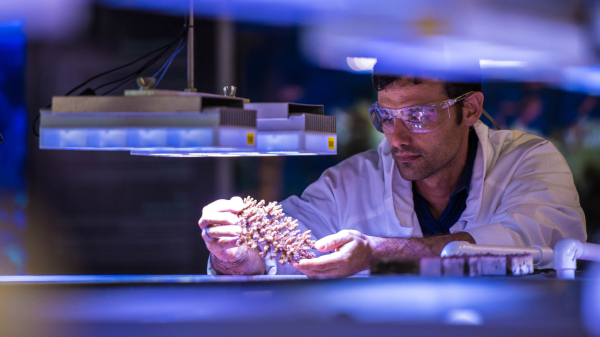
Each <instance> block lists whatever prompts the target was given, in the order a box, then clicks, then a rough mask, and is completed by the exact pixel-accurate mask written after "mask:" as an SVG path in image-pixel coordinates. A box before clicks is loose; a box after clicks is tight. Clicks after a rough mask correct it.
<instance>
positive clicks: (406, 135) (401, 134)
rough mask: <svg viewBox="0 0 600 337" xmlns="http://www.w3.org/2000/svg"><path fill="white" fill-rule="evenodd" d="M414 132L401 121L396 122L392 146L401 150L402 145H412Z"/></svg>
mask: <svg viewBox="0 0 600 337" xmlns="http://www.w3.org/2000/svg"><path fill="white" fill-rule="evenodd" d="M411 140H412V132H410V130H409V129H408V127H407V126H406V124H404V122H403V121H402V120H400V119H396V120H395V121H394V134H393V135H392V145H394V147H397V148H399V147H400V146H401V145H410V143H411Z"/></svg>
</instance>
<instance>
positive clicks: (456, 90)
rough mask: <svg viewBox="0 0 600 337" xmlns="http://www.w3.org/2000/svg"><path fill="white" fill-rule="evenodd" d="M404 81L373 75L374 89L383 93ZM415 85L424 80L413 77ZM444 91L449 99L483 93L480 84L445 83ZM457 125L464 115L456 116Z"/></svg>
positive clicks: (459, 107)
mask: <svg viewBox="0 0 600 337" xmlns="http://www.w3.org/2000/svg"><path fill="white" fill-rule="evenodd" d="M402 79H403V77H402V76H389V75H380V74H375V73H373V87H374V88H375V90H377V91H382V90H385V89H387V88H388V87H390V86H391V85H393V84H395V83H397V82H399V81H401V80H402ZM412 79H413V83H414V84H420V83H421V82H423V80H422V79H420V78H417V77H413V78H412ZM443 83H444V90H445V91H446V95H448V98H456V97H458V96H460V95H463V94H466V93H468V92H471V91H481V83H480V82H443ZM463 102H464V101H460V102H457V103H456V104H455V105H456V108H457V109H462V107H463ZM456 115H457V117H456V123H457V124H460V123H462V114H456Z"/></svg>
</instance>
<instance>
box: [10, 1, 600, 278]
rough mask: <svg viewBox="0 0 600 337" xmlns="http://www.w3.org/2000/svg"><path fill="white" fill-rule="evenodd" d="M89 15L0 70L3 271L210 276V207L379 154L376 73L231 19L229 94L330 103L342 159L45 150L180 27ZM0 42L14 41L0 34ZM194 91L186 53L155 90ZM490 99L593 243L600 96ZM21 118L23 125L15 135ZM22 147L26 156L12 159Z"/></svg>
mask: <svg viewBox="0 0 600 337" xmlns="http://www.w3.org/2000/svg"><path fill="white" fill-rule="evenodd" d="M92 12H93V15H92V17H91V24H90V25H89V28H87V29H86V30H85V31H82V32H79V34H78V35H77V38H74V39H70V40H68V41H62V42H60V43H55V42H41V41H30V42H29V43H27V44H26V46H25V45H24V46H23V55H22V56H20V57H21V60H22V64H17V65H15V66H11V65H7V64H8V63H4V64H3V65H4V67H5V69H13V70H14V69H17V70H19V71H20V73H19V71H17V72H14V73H10V72H9V71H8V70H4V72H3V73H0V74H8V75H6V76H5V77H7V76H8V78H9V80H5V81H3V82H0V83H4V84H3V86H2V87H0V92H4V94H5V96H6V97H10V98H11V99H12V100H13V101H14V102H12V103H11V105H12V108H11V109H8V108H5V109H4V110H2V111H1V113H2V115H0V117H1V118H0V131H1V132H3V133H4V134H5V136H7V142H5V143H4V144H0V151H1V152H0V154H2V159H3V163H2V165H3V166H2V167H1V168H2V174H7V173H6V172H9V171H10V169H11V168H12V170H13V171H14V172H17V173H15V174H16V175H18V177H13V178H11V179H5V180H6V181H4V182H3V183H2V184H3V185H2V186H0V190H1V191H2V193H1V194H0V201H1V202H2V203H1V205H0V206H1V207H2V209H0V244H2V245H3V248H2V250H1V251H0V257H1V258H0V273H4V274H11V273H28V274H204V273H206V260H207V258H208V252H207V250H206V248H205V246H204V242H203V241H202V239H201V237H200V230H199V228H198V226H197V221H198V219H199V217H200V215H201V211H202V207H204V206H205V205H207V204H208V203H210V202H212V201H214V200H215V199H217V198H230V197H231V196H234V195H240V196H246V195H251V196H253V197H255V198H258V199H263V198H264V199H266V200H268V201H270V200H282V199H284V198H286V197H288V196H290V195H293V194H300V193H301V192H302V191H303V190H304V188H306V187H307V186H308V185H309V184H310V183H311V182H313V181H315V180H316V179H317V178H318V177H319V176H320V174H321V173H322V172H323V170H324V169H326V168H327V167H330V166H332V165H334V164H336V163H338V162H340V161H341V160H343V159H345V158H347V157H349V156H351V155H353V154H355V153H359V152H362V151H365V150H367V149H370V148H373V147H375V146H376V144H377V142H378V140H379V139H380V138H381V136H380V135H378V134H377V133H376V132H375V131H374V129H373V127H372V126H371V125H370V121H369V118H368V116H367V111H366V108H367V107H368V106H369V105H370V104H371V103H372V102H373V101H375V100H376V92H375V90H374V89H373V88H372V87H371V84H370V75H368V74H354V73H349V72H342V71H335V70H324V69H320V68H317V67H316V66H313V65H311V64H309V63H307V62H306V61H305V60H304V58H303V57H302V56H301V53H300V52H299V50H298V35H299V30H298V29H299V28H295V27H285V26H263V25H256V24H248V23H234V24H232V27H233V29H234V32H235V34H234V44H233V47H234V53H233V55H234V56H235V57H234V60H233V62H232V64H231V65H230V66H231V69H230V70H231V73H232V74H233V75H232V77H231V78H232V81H233V82H234V83H229V84H232V85H237V86H238V91H237V94H238V96H241V97H246V98H249V99H250V100H251V101H256V102H261V101H262V102H277V101H293V102H299V103H312V104H323V105H325V112H326V114H329V115H335V116H337V117H338V134H339V137H340V138H339V140H340V145H339V150H338V155H336V156H324V157H285V158H219V159H213V158H193V159H187V158H186V159H184V158H152V157H136V156H130V155H129V154H128V153H126V152H124V153H119V152H84V151H51V150H40V149H39V148H38V144H37V139H36V138H35V137H34V135H33V133H32V132H31V123H32V122H33V120H34V119H35V117H36V116H37V114H38V111H39V108H40V107H44V106H47V105H48V104H49V103H50V101H51V97H52V96H53V95H62V94H64V93H66V92H67V91H68V90H69V89H71V88H72V87H74V86H76V85H77V84H79V83H81V82H83V81H84V80H85V79H87V78H89V77H91V76H93V75H95V74H97V73H100V72H103V71H105V70H107V69H111V68H114V67H117V66H119V65H122V64H125V63H127V62H129V61H131V60H133V59H135V58H137V57H139V56H140V55H142V54H144V53H146V52H148V51H150V50H152V49H154V48H156V47H158V46H161V45H163V44H165V43H166V42H168V41H170V40H172V39H173V38H174V37H175V36H176V35H177V34H178V32H179V31H180V30H181V28H182V25H183V18H182V17H176V16H169V15H160V14H153V13H147V12H135V11H127V10H116V9H107V8H104V7H95V8H94V9H93V11H92ZM195 26H196V40H195V42H196V45H197V48H196V74H195V75H196V87H197V89H198V91H201V92H210V93H220V92H219V87H220V85H222V84H220V83H218V82H219V80H218V64H219V59H218V57H219V55H218V53H217V52H216V51H215V50H216V49H217V48H216V47H215V46H217V45H218V43H219V36H220V35H219V23H218V22H216V21H213V20H208V19H203V18H197V19H196V23H195ZM0 41H5V44H6V41H7V40H6V39H5V40H2V38H1V35H0ZM0 43H1V42H0ZM15 48H16V49H15V50H17V54H18V50H19V48H20V47H19V46H18V45H17V47H15ZM25 48H26V49H25ZM4 55H8V54H4ZM17 58H18V57H17ZM1 67H2V65H0V69H2V68H1ZM0 78H1V77H0ZM185 84H186V58H185V52H183V53H181V54H180V55H179V56H178V57H177V58H176V59H175V61H174V62H173V64H172V66H171V68H170V70H169V72H168V73H167V75H166V76H165V78H164V79H163V81H162V82H161V85H160V87H161V88H162V89H174V90H182V89H183V88H184V86H185ZM126 88H129V89H131V88H135V85H134V84H131V85H129V86H128V87H126ZM119 94H120V92H119ZM484 95H485V97H486V101H485V108H486V110H488V111H489V112H490V113H491V114H492V115H493V116H494V117H495V118H497V120H498V122H499V123H500V124H501V125H502V126H503V127H507V126H508V127H515V128H521V129H525V130H528V131H531V132H536V133H538V134H540V135H542V136H544V137H547V138H549V139H551V140H553V141H554V143H555V144H556V145H557V146H558V147H559V149H560V150H561V151H562V152H563V153H564V154H565V156H566V157H567V160H568V161H569V164H570V165H571V168H572V169H573V172H574V176H575V179H576V183H577V186H578V189H579V191H580V194H581V199H582V200H581V202H582V206H583V208H584V211H585V212H586V215H587V218H588V230H589V234H590V236H593V235H594V234H595V233H596V232H597V230H598V225H597V224H598V219H599V217H600V214H598V210H596V207H594V206H595V205H597V204H598V202H599V201H600V192H598V191H600V189H599V188H598V187H600V179H599V178H598V172H600V159H599V157H600V156H599V155H598V153H599V151H598V147H597V146H596V145H598V144H595V143H594V139H595V138H594V137H595V136H594V135H596V134H597V133H598V132H600V128H598V129H594V128H593V127H587V128H585V129H582V125H586V126H589V125H592V126H593V125H595V124H594V123H589V121H596V120H597V118H598V116H599V115H600V107H599V106H598V104H597V102H596V97H592V96H587V95H583V94H573V93H567V92H564V91H560V90H556V89H552V88H549V87H546V86H544V85H541V84H537V83H507V82H493V83H484ZM0 103H1V101H0ZM18 106H23V107H26V110H23V109H21V110H19V109H18V108H17V107H18ZM11 116H12V117H11ZM15 116H16V117H15ZM19 116H21V117H19ZM25 117H26V118H25ZM11 118H12V119H11ZM15 118H17V119H18V118H20V119H19V120H22V121H21V122H19V123H20V124H18V125H17V126H19V129H18V134H16V136H15V134H12V139H11V138H10V137H11V132H9V129H11V128H14V127H15V125H16V124H15V123H17V122H15ZM573 135H575V136H573ZM577 135H579V136H577ZM586 135H587V136H586ZM20 137H21V138H22V139H21V138H20ZM586 137H587V138H586ZM590 139H591V140H590ZM18 144H27V148H24V147H23V149H22V151H16V150H15V149H16V148H17V147H18ZM21 147H22V146H21ZM10 153H17V154H21V155H20V157H19V155H15V156H13V157H10ZM7 158H13V159H12V161H10V162H9V161H8V160H7ZM13 171H11V172H13ZM19 179H20V180H19ZM13 182H17V184H13ZM11 184H12V185H11ZM19 212H20V213H19ZM3 214H4V215H3ZM19 214H20V215H19ZM19 219H21V220H19ZM7 247H8V248H10V249H8V248H7ZM2 261H4V262H2Z"/></svg>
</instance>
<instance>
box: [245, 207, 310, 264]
mask: <svg viewBox="0 0 600 337" xmlns="http://www.w3.org/2000/svg"><path fill="white" fill-rule="evenodd" d="M238 216H239V218H240V222H239V224H240V226H241V227H242V234H240V238H239V239H238V240H237V242H236V243H237V245H238V246H244V247H246V248H248V249H255V248H257V247H260V250H261V253H260V255H261V256H262V257H263V258H266V257H267V256H268V257H270V258H275V257H277V254H280V253H281V256H280V257H279V263H281V264H286V263H291V262H292V261H296V262H298V261H299V260H300V259H312V258H314V257H315V254H314V253H313V252H311V251H310V250H311V249H314V248H315V241H314V240H310V231H306V232H304V233H302V234H300V230H296V227H297V226H298V220H292V218H291V217H286V216H285V214H284V213H283V211H282V210H281V205H278V204H277V203H276V202H271V203H269V204H268V205H266V206H265V201H264V200H261V201H260V202H257V201H256V200H254V199H252V198H251V197H247V198H246V199H244V209H243V210H242V211H241V212H240V213H239V215H238Z"/></svg>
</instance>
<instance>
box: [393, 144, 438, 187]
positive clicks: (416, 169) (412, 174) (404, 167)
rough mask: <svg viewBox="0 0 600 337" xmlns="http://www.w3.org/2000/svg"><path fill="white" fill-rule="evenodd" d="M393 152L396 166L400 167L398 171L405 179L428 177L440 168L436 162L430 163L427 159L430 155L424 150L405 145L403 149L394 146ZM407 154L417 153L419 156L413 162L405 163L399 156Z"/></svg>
mask: <svg viewBox="0 0 600 337" xmlns="http://www.w3.org/2000/svg"><path fill="white" fill-rule="evenodd" d="M391 152H392V158H393V159H394V163H395V164H396V168H398V172H399V173H400V176H401V177H402V179H404V180H407V181H416V180H423V179H427V178H429V177H430V176H431V175H433V174H434V173H435V172H437V171H438V170H439V167H436V166H437V165H435V163H430V162H429V160H427V159H428V156H427V154H426V153H424V151H422V150H419V149H416V148H412V147H403V148H402V150H401V149H399V148H397V147H392V149H391ZM405 155H408V156H411V155H416V156H419V157H418V158H417V159H416V160H415V161H413V162H404V163H403V162H400V161H398V159H397V156H405Z"/></svg>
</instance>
